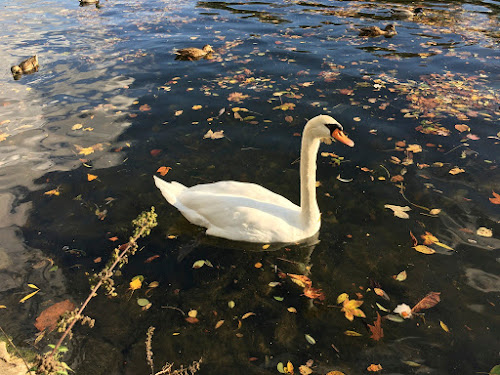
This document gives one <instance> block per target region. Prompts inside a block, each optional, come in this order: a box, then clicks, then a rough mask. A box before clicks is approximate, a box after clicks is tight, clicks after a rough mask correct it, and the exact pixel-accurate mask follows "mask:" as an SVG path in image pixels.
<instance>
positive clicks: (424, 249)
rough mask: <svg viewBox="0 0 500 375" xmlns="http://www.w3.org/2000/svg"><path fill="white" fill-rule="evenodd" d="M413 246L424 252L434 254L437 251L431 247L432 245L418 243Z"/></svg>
mask: <svg viewBox="0 0 500 375" xmlns="http://www.w3.org/2000/svg"><path fill="white" fill-rule="evenodd" d="M413 248H414V249H415V250H417V251H418V252H419V253H422V254H434V253H435V252H436V250H434V249H431V248H430V247H427V246H425V245H417V246H413Z"/></svg>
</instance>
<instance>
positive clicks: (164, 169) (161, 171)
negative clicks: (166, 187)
mask: <svg viewBox="0 0 500 375" xmlns="http://www.w3.org/2000/svg"><path fill="white" fill-rule="evenodd" d="M171 169H172V168H171V167H160V168H158V169H157V170H156V172H157V173H159V174H160V175H162V176H165V175H166V174H167V173H168V171H169V170H171Z"/></svg>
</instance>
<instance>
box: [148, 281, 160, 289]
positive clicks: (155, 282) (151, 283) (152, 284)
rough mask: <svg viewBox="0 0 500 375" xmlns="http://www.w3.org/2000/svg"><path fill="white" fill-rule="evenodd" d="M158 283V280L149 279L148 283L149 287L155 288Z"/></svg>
mask: <svg viewBox="0 0 500 375" xmlns="http://www.w3.org/2000/svg"><path fill="white" fill-rule="evenodd" d="M158 285H160V283H159V282H158V281H151V282H150V283H149V285H148V287H149V288H157V287H158Z"/></svg>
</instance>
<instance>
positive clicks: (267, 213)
mask: <svg viewBox="0 0 500 375" xmlns="http://www.w3.org/2000/svg"><path fill="white" fill-rule="evenodd" d="M332 137H333V138H335V139H337V140H338V141H340V142H342V143H344V144H346V145H348V146H351V147H353V146H354V142H353V141H352V140H350V139H349V138H348V137H347V136H346V135H345V134H344V132H343V128H342V125H340V124H339V123H338V122H337V121H336V120H335V119H333V118H332V117H330V116H326V115H319V116H316V117H314V118H313V119H311V120H309V121H308V122H307V124H306V126H305V127H304V131H303V134H302V149H301V154H300V207H299V206H297V205H295V204H293V203H292V202H290V201H289V200H288V199H286V198H285V197H282V196H281V195H278V194H276V193H273V192H272V191H270V190H267V189H266V188H264V187H262V186H259V185H257V184H253V183H245V182H237V181H220V182H214V183H209V184H201V185H196V186H193V187H190V188H187V187H185V186H184V185H182V184H180V183H178V182H175V181H173V182H166V181H164V180H162V179H160V178H158V177H156V176H153V178H154V181H155V184H156V186H157V187H158V189H160V191H161V193H162V194H163V196H164V197H165V199H166V200H167V201H168V202H169V203H170V204H171V205H173V206H174V207H176V208H177V209H178V210H179V211H180V212H181V213H182V215H184V217H185V218H186V219H187V220H189V221H190V222H191V223H193V224H196V225H199V226H202V227H205V228H207V231H206V234H208V235H211V236H216V237H222V238H226V239H229V240H235V241H246V242H261V243H273V242H284V243H290V242H299V241H302V240H304V239H307V238H309V237H311V236H313V235H314V234H316V233H317V232H318V231H319V228H320V226H321V215H320V212H319V208H318V203H317V201H316V158H317V154H318V149H319V145H320V142H321V141H323V142H325V143H327V144H331V141H332Z"/></svg>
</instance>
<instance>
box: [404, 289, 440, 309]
mask: <svg viewBox="0 0 500 375" xmlns="http://www.w3.org/2000/svg"><path fill="white" fill-rule="evenodd" d="M440 294H441V292H430V293H429V294H427V295H426V296H425V297H424V298H422V299H421V300H420V302H419V303H417V304H416V305H415V306H413V308H412V309H411V312H419V311H422V310H426V309H430V308H431V307H434V306H436V305H437V304H438V303H439V301H441V297H439V295H440Z"/></svg>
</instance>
